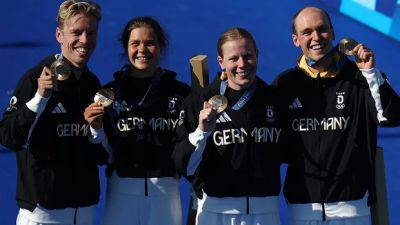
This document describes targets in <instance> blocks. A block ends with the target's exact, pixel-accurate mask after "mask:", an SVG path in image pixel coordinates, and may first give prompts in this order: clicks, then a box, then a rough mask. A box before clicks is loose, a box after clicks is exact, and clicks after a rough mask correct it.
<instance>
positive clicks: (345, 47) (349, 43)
mask: <svg viewBox="0 0 400 225" xmlns="http://www.w3.org/2000/svg"><path fill="white" fill-rule="evenodd" d="M357 45H358V42H357V41H355V40H353V39H350V38H343V39H342V40H340V42H339V52H341V53H343V54H345V55H347V56H352V55H354V52H353V49H354V48H355V47H356V46H357Z"/></svg>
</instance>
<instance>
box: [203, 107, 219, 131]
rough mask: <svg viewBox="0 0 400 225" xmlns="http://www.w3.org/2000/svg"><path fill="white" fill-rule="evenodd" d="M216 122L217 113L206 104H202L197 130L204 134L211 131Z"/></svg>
mask: <svg viewBox="0 0 400 225" xmlns="http://www.w3.org/2000/svg"><path fill="white" fill-rule="evenodd" d="M216 120H217V112H216V111H215V109H213V108H212V105H211V104H210V103H208V102H204V103H203V109H202V110H201V111H200V113H199V125H198V128H200V130H202V131H204V132H208V131H212V130H214V128H215V123H216Z"/></svg>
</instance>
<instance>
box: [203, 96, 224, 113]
mask: <svg viewBox="0 0 400 225" xmlns="http://www.w3.org/2000/svg"><path fill="white" fill-rule="evenodd" d="M208 103H209V104H210V105H212V107H213V109H215V110H216V111H217V113H220V112H222V111H224V110H225V109H226V107H227V106H228V99H227V98H226V97H225V96H223V95H215V96H213V97H212V98H210V100H208Z"/></svg>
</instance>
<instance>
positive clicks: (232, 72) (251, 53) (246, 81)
mask: <svg viewBox="0 0 400 225" xmlns="http://www.w3.org/2000/svg"><path fill="white" fill-rule="evenodd" d="M221 50H222V56H218V63H219V65H220V66H221V69H225V70H226V73H227V75H228V86H229V87H230V88H232V89H234V90H244V89H247V88H248V87H249V86H250V85H251V84H252V83H253V82H254V80H255V77H256V72H257V63H258V56H257V51H256V49H255V46H254V45H253V43H252V42H251V41H250V40H248V39H245V38H240V39H236V40H230V41H227V42H225V43H224V44H223V45H222V47H221Z"/></svg>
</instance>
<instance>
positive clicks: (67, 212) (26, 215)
mask: <svg viewBox="0 0 400 225" xmlns="http://www.w3.org/2000/svg"><path fill="white" fill-rule="evenodd" d="M93 208H94V206H88V207H80V208H64V209H46V208H44V207H42V206H40V205H37V206H36V208H35V209H34V210H33V212H31V211H29V210H27V209H20V210H19V212H18V217H17V222H16V224H17V225H42V224H43V225H44V224H53V225H70V224H71V225H72V224H76V225H93ZM0 224H1V221H0Z"/></svg>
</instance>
